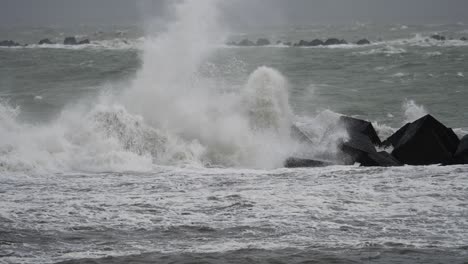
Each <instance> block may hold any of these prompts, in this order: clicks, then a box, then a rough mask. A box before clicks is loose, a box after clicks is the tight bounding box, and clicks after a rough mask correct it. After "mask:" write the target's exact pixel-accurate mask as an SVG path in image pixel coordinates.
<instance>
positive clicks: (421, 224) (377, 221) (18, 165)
mask: <svg viewBox="0 0 468 264" xmlns="http://www.w3.org/2000/svg"><path fill="white" fill-rule="evenodd" d="M219 20H220V13H219V10H218V9H217V6H216V3H215V1H205V2H203V3H200V2H197V3H196V4H195V1H185V2H184V3H181V4H179V5H178V6H177V9H176V16H175V19H174V21H171V22H169V23H168V25H167V27H165V28H164V29H159V30H148V29H142V27H139V26H134V27H132V26H126V27H124V26H112V27H108V26H107V27H104V26H102V27H91V26H77V27H74V28H60V27H54V28H50V27H37V28H1V29H0V39H13V40H15V41H18V42H21V43H30V44H31V43H37V42H38V41H39V40H40V39H42V38H50V39H51V40H52V41H56V42H60V41H61V40H63V38H64V37H65V36H68V35H75V36H78V38H90V39H91V44H89V45H82V46H64V45H61V44H54V45H43V46H39V45H34V44H33V45H28V46H27V47H17V48H1V47H0V62H1V63H0V98H1V100H0V263H467V262H468V167H467V166H449V167H439V166H404V167H399V168H360V167H358V166H357V165H354V166H342V165H335V166H330V167H326V168H311V169H284V168H282V163H283V161H284V160H285V159H286V158H287V157H289V156H292V155H300V156H304V157H309V158H324V157H326V158H327V159H333V157H334V154H335V153H336V142H337V141H338V140H339V139H340V138H343V137H346V134H345V133H343V131H334V132H333V133H331V134H330V133H328V132H326V131H327V127H328V126H329V125H330V124H333V123H334V122H335V121H336V118H337V117H338V116H339V115H341V114H345V115H351V116H356V117H359V118H364V119H367V120H370V121H372V122H373V123H374V125H375V127H376V128H377V130H378V132H379V134H380V136H381V137H382V138H385V137H386V136H389V135H390V134H391V133H392V132H393V131H395V130H396V129H398V128H399V127H400V126H402V125H403V124H404V123H405V122H408V121H412V120H415V119H417V118H419V117H421V116H423V115H425V114H426V113H430V114H432V115H434V116H435V117H436V118H438V119H439V120H440V121H441V122H443V123H444V124H446V125H447V126H449V127H453V128H454V129H455V131H456V133H457V134H458V135H459V136H463V135H465V134H467V131H468V113H467V111H466V110H467V106H466V100H467V99H468V90H467V84H468V82H467V79H466V78H468V72H467V69H468V62H467V58H466V56H467V54H468V42H466V41H461V40H459V39H460V38H461V37H462V36H468V25H464V24H461V23H460V24H453V25H429V24H428V25H379V24H360V23H356V24H351V25H339V26H338V25H305V26H284V27H272V28H267V29H261V30H260V29H255V30H247V31H245V32H235V31H232V30H229V28H228V27H225V26H223V25H222V23H219ZM199 21H203V23H199ZM149 28H150V27H149ZM435 33H439V34H442V35H445V36H447V37H449V38H451V39H449V40H447V41H435V40H432V39H430V38H429V36H430V35H432V34H435ZM260 37H267V38H269V39H270V40H272V41H273V43H276V41H277V40H281V41H293V42H297V41H299V40H301V39H306V40H312V39H315V38H322V39H324V38H327V37H338V38H344V39H346V40H348V41H349V42H355V41H357V40H359V39H361V38H368V39H369V40H371V41H372V44H371V45H366V46H357V45H354V44H349V45H341V46H330V47H314V48H299V47H286V46H284V45H281V44H278V45H276V44H275V45H270V46H265V47H232V46H227V45H225V44H224V43H226V42H227V41H228V40H241V39H243V38H250V39H252V40H255V39H257V38H260ZM291 124H296V125H298V126H299V127H301V128H302V129H303V130H304V131H306V132H307V134H308V135H309V136H310V137H311V138H312V140H313V141H314V146H301V145H300V144H299V143H298V142H295V141H294V139H292V138H290V136H289V132H290V131H289V129H290V125H291Z"/></svg>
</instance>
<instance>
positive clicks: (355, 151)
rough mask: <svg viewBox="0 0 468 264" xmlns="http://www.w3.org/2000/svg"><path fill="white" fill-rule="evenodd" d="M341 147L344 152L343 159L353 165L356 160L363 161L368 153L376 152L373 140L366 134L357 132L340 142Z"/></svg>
mask: <svg viewBox="0 0 468 264" xmlns="http://www.w3.org/2000/svg"><path fill="white" fill-rule="evenodd" d="M339 149H340V150H341V151H342V152H343V154H344V155H343V157H342V160H343V162H344V163H345V164H347V165H352V164H354V163H356V162H359V163H365V161H364V162H363V158H366V156H367V155H368V154H376V153H377V150H376V149H375V146H374V144H373V143H372V141H371V140H370V139H369V138H368V137H367V136H365V135H363V134H360V133H356V134H354V135H352V136H351V135H350V137H349V138H348V139H346V140H345V141H343V142H341V143H340V144H339Z"/></svg>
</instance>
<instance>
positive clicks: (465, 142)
mask: <svg viewBox="0 0 468 264" xmlns="http://www.w3.org/2000/svg"><path fill="white" fill-rule="evenodd" d="M453 160H454V162H453V163H454V164H468V135H466V136H464V137H463V138H462V139H461V140H460V144H458V148H457V151H456V152H455V155H454V159H453Z"/></svg>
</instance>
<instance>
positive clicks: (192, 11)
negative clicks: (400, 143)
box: [0, 0, 293, 172]
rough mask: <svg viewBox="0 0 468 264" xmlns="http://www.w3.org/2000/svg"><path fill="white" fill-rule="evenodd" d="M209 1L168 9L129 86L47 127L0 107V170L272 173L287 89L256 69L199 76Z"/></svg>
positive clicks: (209, 30)
mask: <svg viewBox="0 0 468 264" xmlns="http://www.w3.org/2000/svg"><path fill="white" fill-rule="evenodd" d="M216 4H217V3H216V1H204V2H203V3H199V1H194V0H192V1H185V2H182V3H178V4H177V5H176V13H177V19H176V20H175V22H173V23H172V24H171V25H169V27H168V30H167V32H165V33H164V34H160V35H158V36H157V37H153V36H151V35H150V36H149V37H148V38H147V39H145V41H144V43H143V52H142V61H143V66H142V68H141V69H140V71H139V72H138V74H137V76H136V78H135V80H134V81H133V83H132V85H131V87H129V88H128V89H126V90H125V91H124V92H123V93H122V94H119V95H103V96H102V98H101V99H99V100H98V102H97V105H96V106H95V107H93V108H92V109H91V110H89V109H88V108H87V107H86V106H85V105H81V106H80V105H78V106H74V107H69V108H68V109H67V110H64V111H63V112H62V113H61V115H60V117H59V118H57V119H56V120H54V121H53V122H51V123H49V124H43V125H31V124H26V123H22V122H20V121H18V118H17V115H18V113H19V109H18V108H13V107H11V106H9V105H8V104H7V103H2V104H1V105H0V118H1V125H0V132H1V134H2V135H3V137H2V141H1V142H0V152H1V153H2V155H1V156H0V169H2V170H7V171H35V172H48V171H53V172H58V171H60V172H63V171H93V172H94V171H149V170H151V169H152V167H153V166H154V165H155V164H157V165H176V166H185V165H188V166H234V167H251V168H274V167H280V166H282V162H283V161H284V160H285V159H286V158H287V156H288V155H289V153H290V152H291V151H292V149H291V148H292V146H293V144H292V143H291V138H290V127H291V123H292V121H291V117H292V113H291V110H290V108H289V104H288V91H287V89H288V83H287V80H286V79H285V78H284V77H283V76H282V75H281V73H279V72H278V71H276V70H274V69H271V68H267V67H260V68H259V69H257V70H256V71H254V72H253V73H252V74H251V75H250V77H249V78H248V79H247V80H246V84H245V85H244V87H240V88H237V89H236V88H234V87H229V88H230V89H224V88H226V87H223V86H222V85H221V84H220V82H217V81H216V78H210V77H206V76H204V75H203V74H202V73H201V72H200V68H201V67H202V65H203V62H204V61H205V60H206V59H207V58H208V57H209V56H210V55H211V53H212V52H213V51H214V50H216V45H214V43H222V41H223V37H224V36H223V29H222V28H221V27H220V26H219V23H218V22H217V16H218V14H217V8H216Z"/></svg>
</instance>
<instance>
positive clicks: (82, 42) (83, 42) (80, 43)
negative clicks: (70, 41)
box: [78, 39, 91, 45]
mask: <svg viewBox="0 0 468 264" xmlns="http://www.w3.org/2000/svg"><path fill="white" fill-rule="evenodd" d="M84 44H91V42H90V41H89V39H84V40H82V41H80V42H78V45H84Z"/></svg>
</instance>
